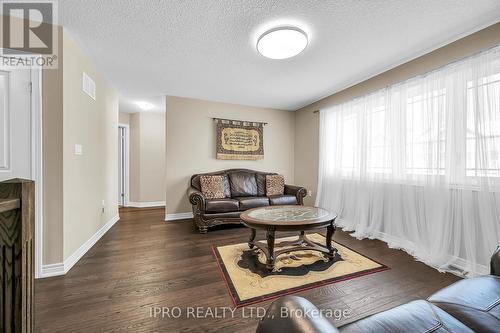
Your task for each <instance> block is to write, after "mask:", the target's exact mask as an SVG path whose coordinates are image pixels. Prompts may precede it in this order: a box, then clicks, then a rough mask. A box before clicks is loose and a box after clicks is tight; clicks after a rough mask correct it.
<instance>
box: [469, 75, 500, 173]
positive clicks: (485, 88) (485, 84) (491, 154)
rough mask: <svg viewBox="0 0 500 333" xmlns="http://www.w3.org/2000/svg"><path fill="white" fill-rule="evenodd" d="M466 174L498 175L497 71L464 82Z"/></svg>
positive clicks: (499, 82)
mask: <svg viewBox="0 0 500 333" xmlns="http://www.w3.org/2000/svg"><path fill="white" fill-rule="evenodd" d="M466 174H467V176H469V177H500V73H498V74H494V75H490V76H488V77H483V78H480V79H478V80H476V81H469V82H467V136H466Z"/></svg>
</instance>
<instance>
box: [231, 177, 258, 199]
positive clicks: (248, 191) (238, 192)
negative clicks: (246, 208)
mask: <svg viewBox="0 0 500 333" xmlns="http://www.w3.org/2000/svg"><path fill="white" fill-rule="evenodd" d="M229 184H230V186H231V197H232V198H234V197H255V196H257V181H256V179H255V173H250V172H245V171H237V172H232V173H230V174H229Z"/></svg>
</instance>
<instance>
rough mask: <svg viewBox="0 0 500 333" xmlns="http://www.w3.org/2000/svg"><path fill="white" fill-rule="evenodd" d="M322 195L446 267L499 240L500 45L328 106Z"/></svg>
mask: <svg viewBox="0 0 500 333" xmlns="http://www.w3.org/2000/svg"><path fill="white" fill-rule="evenodd" d="M319 165H320V166H319V179H318V182H319V183H318V196H317V200H316V205H318V206H321V207H324V208H328V209H331V210H334V211H336V212H337V213H338V215H339V218H338V220H337V222H338V224H339V226H341V227H343V228H344V229H346V230H354V231H355V232H354V234H353V236H355V237H358V238H363V237H369V238H378V239H381V240H384V241H386V242H387V243H388V244H389V246H391V247H396V248H401V249H404V250H406V251H407V252H409V253H411V254H412V255H414V256H415V257H416V258H417V259H418V260H421V261H423V262H425V263H427V264H429V265H431V266H433V267H436V268H437V269H440V270H446V271H454V272H456V273H458V274H464V275H476V274H485V273H488V271H489V258H490V255H491V253H492V252H493V251H494V249H495V248H496V246H497V245H499V244H500V47H496V48H493V49H490V50H488V51H485V52H482V53H480V54H478V55H475V56H473V57H470V58H467V59H465V60H461V61H459V62H456V63H453V64H450V65H448V66H445V67H442V68H440V69H438V70H435V71H433V72H431V73H428V74H426V75H425V76H420V77H416V78H413V79H410V80H408V81H405V82H402V83H399V84H396V85H393V86H389V87H387V88H385V89H382V90H380V91H377V92H375V93H372V94H370V95H366V96H362V97H360V98H357V99H355V100H352V101H349V102H347V103H344V104H340V105H335V106H333V107H331V108H329V109H324V110H321V111H320V163H319Z"/></svg>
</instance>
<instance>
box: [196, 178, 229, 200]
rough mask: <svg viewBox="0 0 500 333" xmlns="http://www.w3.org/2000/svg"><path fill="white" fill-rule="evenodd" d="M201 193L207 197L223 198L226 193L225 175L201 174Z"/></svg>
mask: <svg viewBox="0 0 500 333" xmlns="http://www.w3.org/2000/svg"><path fill="white" fill-rule="evenodd" d="M200 185H201V193H203V196H204V197H205V198H207V199H222V198H225V195H224V176H201V177H200Z"/></svg>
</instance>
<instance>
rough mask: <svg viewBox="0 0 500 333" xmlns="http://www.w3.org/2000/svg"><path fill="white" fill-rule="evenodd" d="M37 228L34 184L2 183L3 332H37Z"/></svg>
mask: <svg viewBox="0 0 500 333" xmlns="http://www.w3.org/2000/svg"><path fill="white" fill-rule="evenodd" d="M34 228H35V185H34V183H33V182H32V181H30V180H22V179H13V180H9V181H5V182H0V263H1V273H0V332H1V333H11V332H12V333H14V332H16V333H17V332H21V333H31V332H34V325H33V318H34V313H33V295H34V287H33V282H34V266H35V265H34V261H33V260H34V247H33V234H34V230H35V229H34Z"/></svg>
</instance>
